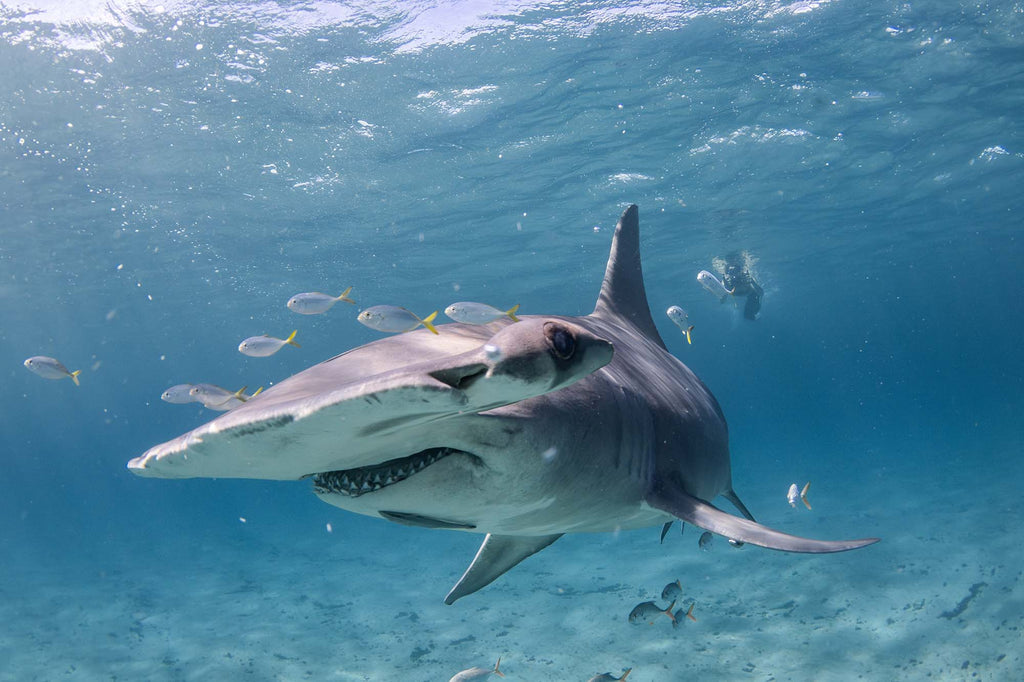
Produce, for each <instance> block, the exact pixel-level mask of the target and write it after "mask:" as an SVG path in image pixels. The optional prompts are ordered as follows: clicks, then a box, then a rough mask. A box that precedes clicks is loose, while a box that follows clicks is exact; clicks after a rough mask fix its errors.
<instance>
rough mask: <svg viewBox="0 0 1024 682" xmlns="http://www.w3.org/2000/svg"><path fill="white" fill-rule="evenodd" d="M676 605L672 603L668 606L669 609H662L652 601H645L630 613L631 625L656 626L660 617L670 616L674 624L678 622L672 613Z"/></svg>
mask: <svg viewBox="0 0 1024 682" xmlns="http://www.w3.org/2000/svg"><path fill="white" fill-rule="evenodd" d="M675 605H676V603H675V602H672V603H671V604H669V605H668V608H667V609H662V608H661V607H659V606H658V605H657V604H655V603H654V602H652V601H645V602H642V603H640V604H637V605H636V606H634V607H633V610H632V611H630V612H629V622H630V623H634V624H635V623H647V624H648V625H654V621H655V620H656V619H657V617H658V615H659V614H660V615H664V616H668V617H669V618H671V619H672V622H673V623H674V622H675V620H676V617H675V614H673V613H672V609H673V608H674V607H675Z"/></svg>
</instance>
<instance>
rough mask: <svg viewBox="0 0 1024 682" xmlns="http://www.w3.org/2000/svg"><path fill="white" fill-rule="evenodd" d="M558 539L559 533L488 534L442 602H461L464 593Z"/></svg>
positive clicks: (478, 587) (496, 576) (486, 582)
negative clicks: (533, 534) (535, 534)
mask: <svg viewBox="0 0 1024 682" xmlns="http://www.w3.org/2000/svg"><path fill="white" fill-rule="evenodd" d="M560 537H562V534H561V533H558V534H557V535H541V536H518V535H492V534H490V533H488V534H487V537H485V538H484V542H483V544H482V545H480V549H479V550H477V553H476V556H475V557H474V558H473V563H471V564H470V565H469V568H467V569H466V572H465V573H463V574H462V577H461V578H459V582H458V583H456V584H455V587H453V588H452V590H451V592H449V593H448V596H447V597H445V598H444V603H445V604H454V603H455V600H456V599H461V598H462V597H465V596H466V595H467V594H473V593H474V592H476V591H477V590H479V589H480V588H482V587H486V586H487V585H489V584H491V583H492V582H494V580H495V579H497V578H498V576H500V575H501V574H502V573H504V572H505V571H507V570H509V569H510V568H512V567H513V566H515V565H516V564H518V563H519V562H520V561H522V560H523V559H525V558H526V557H528V556H530V555H531V554H536V553H537V552H539V551H540V550H542V549H544V548H545V547H547V546H548V545H550V544H551V543H552V542H554V541H555V540H557V539H558V538H560Z"/></svg>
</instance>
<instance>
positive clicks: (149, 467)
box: [128, 317, 613, 496]
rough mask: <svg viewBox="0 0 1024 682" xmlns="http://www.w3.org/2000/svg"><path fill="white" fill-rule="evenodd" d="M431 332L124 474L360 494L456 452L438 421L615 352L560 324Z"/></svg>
mask: <svg viewBox="0 0 1024 682" xmlns="http://www.w3.org/2000/svg"><path fill="white" fill-rule="evenodd" d="M439 331H440V332H441V333H440V335H438V336H435V335H434V334H430V333H429V332H427V331H425V330H421V331H417V332H411V333H408V334H402V335H399V336H393V337H388V338H385V339H381V340H379V341H375V342H373V343H369V344H367V345H365V346H361V347H360V348H356V349H354V350H352V351H349V352H348V353H344V354H342V355H339V356H337V357H335V358H332V359H331V360H328V361H326V362H323V363H321V364H319V365H316V366H314V367H311V368H310V369H308V370H306V371H304V372H301V373H299V374H297V375H295V376H293V377H290V378H288V379H286V380H285V381H282V382H281V383H280V384H278V385H276V386H274V387H272V388H270V389H268V390H267V391H265V392H263V393H262V394H260V395H259V396H257V397H255V398H252V399H251V400H249V401H248V402H247V403H245V404H244V405H242V406H241V407H239V408H236V409H235V410H232V411H231V412H228V413H226V414H224V415H222V416H221V417H218V418H217V419H214V420H213V421H210V422H208V423H207V424H204V425H202V426H200V427H198V428H196V429H194V430H192V431H190V432H188V433H186V434H184V435H182V436H179V437H178V438H175V439H174V440H171V441H168V442H166V443H162V444H160V445H157V446H155V447H153V448H150V450H149V451H147V452H146V453H144V454H143V455H142V456H140V457H137V458H135V459H133V460H132V461H131V462H129V464H128V468H129V469H130V470H131V471H133V472H134V473H136V474H139V475H141V476H155V477H161V478H191V477H199V476H208V477H225V478H264V479H278V480H285V479H299V478H306V477H310V476H312V477H314V481H315V483H316V485H317V488H318V489H321V488H330V489H332V490H335V492H338V491H344V492H345V493H351V495H352V496H361V495H364V494H367V493H370V492H375V491H376V490H379V489H381V488H384V487H387V486H388V485H393V484H394V483H397V482H400V481H404V480H407V479H409V478H411V477H412V476H413V475H416V474H419V473H420V472H421V471H423V470H424V469H425V468H426V467H428V466H429V465H430V464H433V463H434V462H436V461H437V460H438V459H440V458H441V456H443V455H446V454H450V453H452V452H455V451H457V450H458V446H459V445H460V444H462V443H464V442H465V438H464V437H461V435H462V432H463V431H465V429H457V428H449V427H447V426H446V425H445V422H447V421H451V420H455V419H460V418H461V419H463V420H464V419H465V417H467V416H469V415H475V414H477V413H480V412H485V411H487V410H493V409H495V408H497V407H501V406H504V405H510V404H513V403H518V402H521V401H524V400H527V399H529V398H532V397H535V396H539V395H543V394H545V393H549V392H551V391H556V390H558V389H561V388H564V387H566V386H569V385H570V384H572V383H574V382H576V381H578V380H579V379H582V378H584V377H586V376H588V375H590V374H592V373H593V372H595V371H596V370H598V369H600V368H601V367H603V366H605V365H606V364H608V363H609V362H610V361H611V359H612V354H613V351H612V345H611V343H609V342H608V341H606V340H604V339H601V338H599V337H597V336H596V335H594V334H593V333H591V332H589V331H588V330H586V329H584V328H582V327H581V326H579V325H577V324H574V323H573V322H571V321H570V320H568V319H565V318H557V317H524V318H523V319H522V320H521V321H520V322H516V323H511V322H508V323H497V324H492V325H488V326H486V327H480V326H476V327H474V326H469V325H458V324H450V325H442V326H440V327H439ZM456 435H459V436H460V437H455V436H456ZM329 472H331V475H329V476H328V475H327V474H328V473H329ZM339 472H340V473H339ZM389 479H390V480H389Z"/></svg>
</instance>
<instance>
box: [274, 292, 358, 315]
mask: <svg viewBox="0 0 1024 682" xmlns="http://www.w3.org/2000/svg"><path fill="white" fill-rule="evenodd" d="M351 291H352V287H349V288H348V289H345V291H343V292H341V296H331V295H330V294H322V293H320V292H319V291H309V292H306V293H304V294H295V295H294V296H292V297H291V298H289V299H288V309H289V310H291V311H292V312H295V313H298V314H300V315H319V314H320V313H326V312H327V311H328V310H330V309H331V307H332V306H333V305H334V304H335V303H337V302H338V301H345V303H351V304H352V305H355V304H356V302H355V301H353V300H352V299H351V298H349V297H348V295H349V292H351Z"/></svg>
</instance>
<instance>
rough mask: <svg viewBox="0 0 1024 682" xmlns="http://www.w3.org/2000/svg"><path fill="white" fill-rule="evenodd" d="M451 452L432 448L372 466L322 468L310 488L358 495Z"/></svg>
mask: <svg viewBox="0 0 1024 682" xmlns="http://www.w3.org/2000/svg"><path fill="white" fill-rule="evenodd" d="M454 452H460V451H459V450H453V449H452V448H431V449H429V450H424V451H422V452H417V453H416V454H415V455H409V456H408V457H402V458H399V459H392V460H389V461H387V462H384V463H383V464H376V465H374V466H368V467H360V468H358V469H344V470H341V471H325V472H323V473H319V474H316V475H315V476H313V491H314V492H316V493H319V494H325V493H338V494H341V495H346V496H348V497H359V496H360V495H364V494H366V493H372V492H376V491H378V490H380V489H381V488H386V487H388V486H389V485H394V484H395V483H398V482H400V481H404V480H405V479H407V478H409V477H410V476H412V475H414V474H418V473H419V472H421V471H423V470H424V469H425V468H427V467H428V466H430V465H431V464H433V463H434V462H436V461H438V460H439V459H443V458H445V457H447V456H448V455H450V454H452V453H454Z"/></svg>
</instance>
